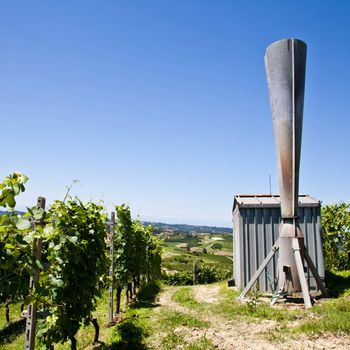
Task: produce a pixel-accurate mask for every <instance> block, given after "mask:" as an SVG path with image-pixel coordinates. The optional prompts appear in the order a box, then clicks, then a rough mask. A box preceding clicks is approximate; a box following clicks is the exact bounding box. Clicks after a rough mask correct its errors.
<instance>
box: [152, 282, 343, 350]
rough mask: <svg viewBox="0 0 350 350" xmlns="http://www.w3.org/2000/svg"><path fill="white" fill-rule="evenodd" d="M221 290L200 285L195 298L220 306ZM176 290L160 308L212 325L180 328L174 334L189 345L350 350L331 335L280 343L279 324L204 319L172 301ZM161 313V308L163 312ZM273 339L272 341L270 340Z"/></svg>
mask: <svg viewBox="0 0 350 350" xmlns="http://www.w3.org/2000/svg"><path fill="white" fill-rule="evenodd" d="M219 288H220V287H219V286H217V285H212V286H211V285H199V286H194V287H193V295H194V298H195V299H196V301H197V302H199V303H213V304H215V303H218V302H219V300H220V293H219ZM176 290H177V288H176V287H168V288H166V289H165V290H164V291H163V292H162V293H161V294H160V296H159V301H158V303H159V305H160V306H161V307H164V308H170V309H172V310H176V311H179V312H184V313H189V314H195V316H196V317H197V318H200V319H202V320H205V321H207V322H209V323H210V327H209V328H207V329H199V328H189V327H183V326H181V327H176V328H175V329H174V333H176V334H179V335H182V336H183V337H184V340H185V342H186V343H191V342H194V341H195V340H197V339H200V338H202V337H203V336H204V337H206V338H207V339H210V340H211V342H212V343H213V344H214V346H215V348H217V349H221V350H231V349H244V350H246V349H254V350H265V349H266V350H270V349H278V350H287V349H288V350H289V349H297V350H311V349H312V350H316V349H317V350H320V349H327V350H328V349H337V350H348V349H350V337H349V336H347V335H343V336H336V335H334V334H331V333H324V334H322V335H320V336H319V335H317V336H316V335H312V334H298V335H297V336H294V337H293V338H287V339H281V336H280V335H279V336H278V337H277V338H276V340H273V339H275V338H274V331H275V329H276V328H277V327H278V326H279V325H278V322H277V321H271V320H263V321H261V320H257V321H256V322H253V323H247V322H243V321H241V320H230V321H228V320H227V319H224V318H221V317H220V316H217V315H212V314H210V315H203V314H198V313H196V311H195V310H193V309H189V308H186V307H184V306H182V305H180V304H178V303H176V302H175V301H174V300H173V299H172V295H173V294H174V293H175V292H176ZM159 309H160V308H159ZM297 324H298V321H295V322H291V324H290V327H295V326H296V325H297ZM269 339H272V340H269ZM182 347H183V346H182V345H181V346H179V347H178V348H179V349H180V348H182Z"/></svg>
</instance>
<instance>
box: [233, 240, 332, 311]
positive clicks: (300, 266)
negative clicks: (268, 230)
mask: <svg viewBox="0 0 350 350" xmlns="http://www.w3.org/2000/svg"><path fill="white" fill-rule="evenodd" d="M278 249H279V242H278V240H277V241H276V243H275V244H274V245H273V246H272V248H271V250H270V252H269V254H268V255H267V256H266V258H265V259H264V261H263V262H262V263H261V265H260V266H259V268H258V270H257V271H256V272H255V273H254V275H253V277H252V278H251V279H250V281H249V282H248V284H247V285H246V287H245V288H244V289H243V291H242V293H241V294H240V296H239V297H238V298H239V299H245V297H246V295H247V294H248V292H249V291H250V289H251V288H252V287H253V285H254V283H255V282H256V281H257V280H258V278H259V276H260V275H261V273H262V272H263V271H264V269H265V268H266V266H267V264H268V263H269V262H270V260H271V259H272V257H273V256H274V255H275V253H276V252H277V251H278ZM292 249H293V255H294V259H295V263H296V266H297V270H298V276H299V280H300V285H301V292H302V294H303V299H304V305H305V308H307V309H308V308H310V307H312V300H313V299H312V297H311V296H310V293H309V288H308V286H307V281H306V277H305V273H304V266H303V261H302V258H301V254H300V251H301V249H302V248H301V247H300V245H299V240H298V238H293V240H292ZM304 257H305V261H306V263H307V265H308V267H309V269H310V270H311V273H312V275H313V276H314V278H315V281H316V284H317V287H318V288H319V290H320V291H321V292H322V295H323V296H325V297H326V296H327V291H326V288H325V286H324V284H323V282H322V280H321V277H320V276H319V274H318V272H317V270H316V267H315V265H314V263H313V262H312V260H311V258H310V255H309V253H308V251H307V249H306V247H305V245H304ZM284 278H285V276H284ZM292 293H293V291H291V292H289V291H288V290H285V289H284V288H282V289H280V290H279V291H278V292H277V293H275V294H273V296H272V301H271V305H273V304H275V303H276V301H277V300H278V299H280V298H283V297H286V296H288V295H291V294H292Z"/></svg>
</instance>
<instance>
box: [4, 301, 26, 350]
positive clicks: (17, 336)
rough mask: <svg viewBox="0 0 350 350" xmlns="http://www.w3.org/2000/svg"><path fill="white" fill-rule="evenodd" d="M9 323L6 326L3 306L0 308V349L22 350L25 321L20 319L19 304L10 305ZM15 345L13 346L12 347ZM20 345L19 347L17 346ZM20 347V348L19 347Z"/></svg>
mask: <svg viewBox="0 0 350 350" xmlns="http://www.w3.org/2000/svg"><path fill="white" fill-rule="evenodd" d="M9 307H10V323H9V324H8V323H7V321H6V317H5V306H4V305H1V308H0V349H1V350H3V349H4V350H5V349H9V350H12V349H16V350H17V349H21V350H22V349H23V348H24V346H23V345H22V344H24V342H23V341H21V340H22V338H23V337H24V336H23V334H24V328H25V321H24V319H21V318H20V314H21V303H15V304H10V306H9ZM12 344H15V345H12ZM19 344H20V345H19ZM20 346H21V347H20Z"/></svg>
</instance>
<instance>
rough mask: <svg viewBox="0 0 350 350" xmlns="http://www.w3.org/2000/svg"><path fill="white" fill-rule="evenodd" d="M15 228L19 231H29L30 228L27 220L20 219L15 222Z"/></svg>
mask: <svg viewBox="0 0 350 350" xmlns="http://www.w3.org/2000/svg"><path fill="white" fill-rule="evenodd" d="M16 227H17V228H18V229H19V230H21V231H24V230H29V229H30V228H31V223H30V222H29V221H28V220H25V219H20V220H19V221H18V222H17V224H16Z"/></svg>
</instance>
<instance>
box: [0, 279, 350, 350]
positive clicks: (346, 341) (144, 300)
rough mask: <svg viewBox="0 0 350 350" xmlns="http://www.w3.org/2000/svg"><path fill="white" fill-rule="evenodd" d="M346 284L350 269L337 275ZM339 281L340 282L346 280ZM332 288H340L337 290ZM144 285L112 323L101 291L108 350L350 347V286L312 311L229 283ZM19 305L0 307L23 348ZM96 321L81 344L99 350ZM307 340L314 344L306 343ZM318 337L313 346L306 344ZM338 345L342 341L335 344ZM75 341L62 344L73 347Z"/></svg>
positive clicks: (0, 343) (6, 341) (103, 347)
mask: <svg viewBox="0 0 350 350" xmlns="http://www.w3.org/2000/svg"><path fill="white" fill-rule="evenodd" d="M335 276H336V279H337V278H340V279H342V281H343V282H344V283H345V285H346V286H347V285H349V284H347V283H349V282H350V273H343V274H336V275H335ZM338 287H339V286H338ZM331 291H332V290H331ZM158 292H159V288H158V286H157V285H153V286H151V287H149V288H147V289H144V290H143V291H142V293H141V294H140V296H139V299H138V300H137V301H135V302H134V303H133V304H132V305H130V306H129V307H128V308H127V309H124V311H123V313H122V314H121V317H122V319H123V322H120V323H118V324H117V325H115V326H113V327H107V321H108V297H107V293H105V294H104V296H103V297H102V298H101V300H100V301H99V303H98V305H97V309H96V312H95V313H94V315H95V316H97V318H98V321H99V324H100V327H101V332H100V334H101V336H100V340H101V341H103V342H104V344H100V345H99V347H98V348H99V349H100V350H113V349H135V350H138V349H139V350H152V349H157V350H168V349H180V348H181V349H184V350H213V349H217V348H219V349H234V348H237V346H239V347H242V348H247V349H255V350H256V349H262V348H264V347H263V346H265V348H271V349H273V348H275V349H285V348H288V347H289V348H293V349H294V348H295V349H313V348H332V347H333V348H337V349H347V348H349V347H350V289H346V288H345V289H343V290H342V291H339V292H338V296H337V297H336V298H328V299H320V300H319V301H318V303H317V305H316V306H314V307H313V308H312V309H311V310H304V308H303V306H302V304H299V305H298V304H288V305H286V304H284V303H282V302H280V303H278V304H277V305H275V306H274V307H270V306H269V301H270V299H266V298H265V297H264V296H262V295H261V293H252V294H251V295H250V296H249V297H248V299H247V302H245V303H242V302H240V301H238V300H237V296H238V295H239V291H237V290H234V289H232V288H228V287H227V285H226V283H217V284H212V285H199V286H183V287H166V288H165V289H164V290H163V291H162V292H161V293H160V294H159V296H157V293H158ZM19 311H20V310H19V305H16V306H15V307H12V308H11V315H12V316H11V317H12V318H11V321H12V323H11V324H10V325H7V324H6V321H5V319H4V309H3V308H1V310H0V349H9V350H19V349H21V350H22V349H23V348H24V346H23V344H24V334H23V326H21V324H22V325H23V322H22V323H21V322H18V318H17V316H18V315H19ZM93 336H94V330H93V327H92V326H88V327H83V326H82V328H81V329H80V331H79V333H78V335H77V340H78V349H86V350H90V349H92V348H93V347H92V345H91V342H92V339H93ZM305 342H306V343H305ZM307 342H309V343H310V346H307V345H305V344H308V343H307ZM334 346H335V347H334ZM69 348H70V345H69V343H66V344H59V345H58V346H55V349H58V350H66V349H69Z"/></svg>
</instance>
